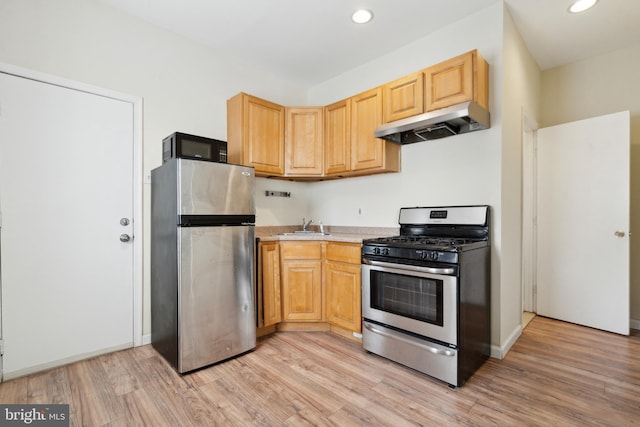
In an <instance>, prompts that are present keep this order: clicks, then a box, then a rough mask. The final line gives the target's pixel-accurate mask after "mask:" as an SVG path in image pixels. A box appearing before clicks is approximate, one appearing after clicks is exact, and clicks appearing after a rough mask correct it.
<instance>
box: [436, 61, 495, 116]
mask: <svg viewBox="0 0 640 427" xmlns="http://www.w3.org/2000/svg"><path fill="white" fill-rule="evenodd" d="M488 88H489V66H488V64H487V62H486V61H485V60H484V59H483V58H482V56H480V54H479V53H478V51H477V50H472V51H471V52H467V53H464V54H462V55H460V56H456V57H455V58H451V59H448V60H446V61H444V62H441V63H439V64H436V65H433V66H431V67H429V68H427V69H425V70H424V103H425V108H424V109H425V111H431V110H438V109H440V108H445V107H448V106H450V105H455V104H459V103H461V102H465V101H475V102H477V103H478V104H480V105H482V106H483V107H485V108H486V109H489V90H488Z"/></svg>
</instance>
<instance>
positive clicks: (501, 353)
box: [491, 325, 522, 359]
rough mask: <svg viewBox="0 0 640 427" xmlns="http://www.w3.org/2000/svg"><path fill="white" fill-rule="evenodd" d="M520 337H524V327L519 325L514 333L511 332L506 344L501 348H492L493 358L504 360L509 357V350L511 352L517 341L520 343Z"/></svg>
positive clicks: (494, 346) (493, 346) (495, 346)
mask: <svg viewBox="0 0 640 427" xmlns="http://www.w3.org/2000/svg"><path fill="white" fill-rule="evenodd" d="M520 335H522V325H518V326H517V327H516V328H515V329H514V330H513V332H511V335H509V338H507V340H506V341H505V342H504V343H502V344H501V345H500V346H499V347H498V346H497V345H492V346H491V357H494V358H496V359H504V357H505V356H506V355H507V353H508V352H509V350H511V347H513V345H514V344H515V343H516V341H518V338H520Z"/></svg>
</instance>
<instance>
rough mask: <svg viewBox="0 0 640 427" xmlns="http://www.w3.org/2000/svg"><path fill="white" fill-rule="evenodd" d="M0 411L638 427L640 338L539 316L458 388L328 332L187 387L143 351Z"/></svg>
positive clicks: (33, 392)
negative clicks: (23, 408)
mask: <svg viewBox="0 0 640 427" xmlns="http://www.w3.org/2000/svg"><path fill="white" fill-rule="evenodd" d="M0 403H33V404H39V403H44V404H47V403H69V404H70V411H71V425H72V426H80V425H86V426H102V425H108V426H124V425H149V426H190V425H198V426H214V425H223V426H236V425H237V426H250V425H259V426H306V425H321V426H329V425H331V426H379V425H385V426H394V427H397V426H405V425H407V426H408V425H426V426H443V425H499V426H520V425H539V426H574V425H575V426H588V425H599V426H600V425H611V426H627V425H638V424H639V423H640V336H637V335H636V336H632V337H623V336H619V335H615V334H610V333H606V332H601V331H597V330H593V329H589V328H584V327H580V326H576V325H572V324H567V323H562V322H558V321H554V320H550V319H546V318H542V317H536V318H534V319H533V320H532V321H531V323H530V324H529V326H528V327H527V328H526V330H525V331H524V333H523V335H522V337H521V338H520V339H519V340H518V342H517V343H516V344H515V345H514V347H513V348H512V349H511V351H510V352H509V354H508V355H507V357H506V358H505V359H504V360H494V359H490V360H489V361H488V362H487V363H485V364H484V365H483V367H482V368H481V369H480V370H479V371H478V372H476V374H475V375H474V376H473V377H472V378H471V379H470V380H469V382H467V383H466V384H465V385H464V386H463V387H461V388H457V389H451V388H449V387H448V386H447V385H445V384H443V383H441V382H438V381H436V380H433V379H431V378H430V377H428V376H426V375H423V374H420V373H418V372H415V371H412V370H410V369H408V368H404V367H402V366H400V365H397V364H394V363H392V362H389V361H387V360H385V359H383V358H380V357H378V356H375V355H372V354H368V353H366V352H365V351H363V350H362V348H361V347H360V345H359V344H358V343H356V342H353V341H349V340H347V339H345V338H342V337H339V336H337V335H333V334H331V333H328V332H304V333H302V332H278V333H276V334H274V335H271V336H268V337H264V338H262V339H260V340H259V343H258V347H257V349H256V350H255V351H252V352H250V353H248V354H246V355H243V356H241V357H238V358H235V359H232V360H230V361H227V362H224V363H220V364H218V365H215V366H212V367H209V368H206V369H202V370H199V371H197V372H195V373H192V374H188V375H184V376H179V375H177V374H176V373H175V371H174V370H173V369H171V367H170V366H169V365H168V364H167V363H165V361H164V360H163V359H162V358H161V357H160V356H159V355H158V354H157V353H156V352H155V351H154V350H153V348H152V347H151V346H143V347H138V348H134V349H130V350H125V351H121V352H117V353H112V354H109V355H105V356H100V357H97V358H94V359H90V360H87V361H83V362H78V363H74V364H72V365H68V366H65V367H61V368H57V369H53V370H51V371H48V372H45V373H41V374H36V375H32V376H29V377H24V378H19V379H16V380H13V381H10V382H7V383H4V384H1V385H0Z"/></svg>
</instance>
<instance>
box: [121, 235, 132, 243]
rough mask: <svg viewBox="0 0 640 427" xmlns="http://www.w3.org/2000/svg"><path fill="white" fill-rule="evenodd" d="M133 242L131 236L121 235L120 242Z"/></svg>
mask: <svg viewBox="0 0 640 427" xmlns="http://www.w3.org/2000/svg"><path fill="white" fill-rule="evenodd" d="M130 240H131V236H129V235H128V234H121V235H120V241H121V242H125V243H126V242H128V241H130Z"/></svg>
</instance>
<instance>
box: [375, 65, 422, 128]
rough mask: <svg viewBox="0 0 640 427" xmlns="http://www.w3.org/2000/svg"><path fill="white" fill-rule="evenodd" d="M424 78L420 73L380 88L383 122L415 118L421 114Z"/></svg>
mask: <svg viewBox="0 0 640 427" xmlns="http://www.w3.org/2000/svg"><path fill="white" fill-rule="evenodd" d="M423 81H424V78H423V76H422V72H419V73H413V74H410V75H408V76H405V77H403V78H401V79H398V80H394V81H392V82H390V83H387V84H386V85H384V86H383V87H382V90H383V93H382V97H383V99H384V108H383V113H384V122H385V123H389V122H392V121H394V120H400V119H404V118H406V117H411V116H415V115H416V114H420V113H422V112H423V107H424V105H423V104H424V102H423V98H424V84H423Z"/></svg>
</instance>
